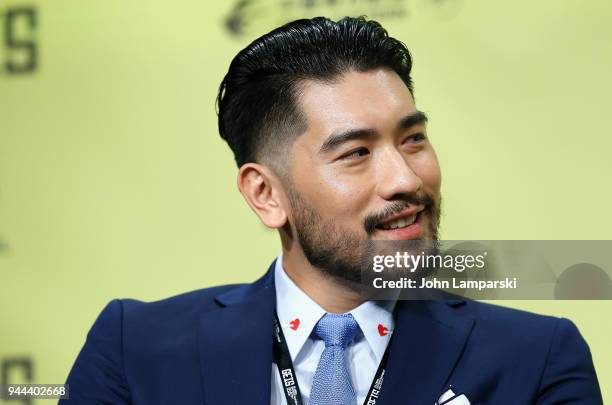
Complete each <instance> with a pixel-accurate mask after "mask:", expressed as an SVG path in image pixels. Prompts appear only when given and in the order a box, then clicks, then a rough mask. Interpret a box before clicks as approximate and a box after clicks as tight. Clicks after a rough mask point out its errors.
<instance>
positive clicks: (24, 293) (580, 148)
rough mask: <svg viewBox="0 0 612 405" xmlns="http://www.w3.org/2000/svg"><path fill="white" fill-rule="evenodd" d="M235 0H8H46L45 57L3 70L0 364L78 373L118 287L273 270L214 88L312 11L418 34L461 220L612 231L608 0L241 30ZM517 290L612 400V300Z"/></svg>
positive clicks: (471, 0) (461, 228) (465, 225)
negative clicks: (543, 297)
mask: <svg viewBox="0 0 612 405" xmlns="http://www.w3.org/2000/svg"><path fill="white" fill-rule="evenodd" d="M236 3H237V1H234V0H232V1H227V2H209V1H195V0H180V1H161V0H157V1H140V2H125V1H117V0H110V1H109V0H105V1H101V0H92V1H75V0H54V1H42V0H32V1H29V2H24V1H18V0H12V1H3V2H0V14H1V13H3V12H5V11H6V10H7V9H9V8H11V7H13V6H19V5H33V6H34V7H35V8H36V10H37V14H38V25H37V27H36V29H35V30H34V31H33V32H34V34H33V37H35V38H36V42H37V44H38V47H39V54H38V56H39V66H38V68H37V70H36V71H35V72H34V73H33V74H29V75H8V74H6V72H2V73H0V240H2V242H3V243H4V244H5V246H6V249H4V250H3V251H0V362H1V361H2V359H6V358H9V357H14V356H21V355H23V356H30V357H32V358H33V360H34V363H35V369H34V381H35V382H37V383H63V382H64V381H65V378H66V376H67V374H68V371H69V369H70V367H71V365H72V362H73V361H74V358H75V356H76V355H77V353H78V351H79V350H80V348H81V346H82V344H83V342H84V339H85V335H86V333H87V331H88V329H89V327H90V326H91V324H92V322H93V321H94V319H95V317H96V316H97V314H98V313H99V311H100V310H101V309H102V308H103V306H104V305H105V304H106V303H107V302H108V301H109V300H111V299H113V298H127V297H130V298H137V299H142V300H156V299H160V298H163V297H167V296H170V295H174V294H177V293H180V292H184V291H188V290H194V289H199V288H203V287H206V286H211V285H215V284H225V283H234V282H249V281H252V280H254V279H256V278H258V277H259V276H260V275H261V274H262V273H263V272H264V271H265V269H266V267H267V265H268V264H269V263H270V261H271V260H272V259H273V258H274V256H275V255H276V254H278V253H279V251H280V244H279V241H278V237H277V236H276V235H275V233H274V232H271V231H268V230H266V229H265V228H264V227H263V226H262V225H261V224H259V222H258V221H257V219H256V218H255V216H254V215H253V214H252V213H251V211H250V210H249V209H248V207H247V205H246V204H245V203H244V201H243V200H242V198H241V196H240V195H239V193H238V191H237V189H236V186H235V175H236V168H235V166H234V163H233V159H232V156H231V153H230V151H229V149H228V148H227V146H226V145H225V144H224V143H223V142H222V141H221V139H220V138H219V136H218V133H217V127H216V115H215V108H214V99H215V96H216V91H217V88H218V85H219V82H220V80H221V78H222V77H223V75H224V73H225V71H226V69H227V66H228V64H229V62H230V60H231V59H232V57H233V56H234V55H235V54H236V53H237V51H238V50H240V49H241V48H242V47H244V46H245V45H246V44H247V43H248V42H250V41H251V40H252V39H254V38H255V37H256V36H258V35H260V34H262V33H264V32H266V31H267V30H269V29H271V28H273V27H274V26H276V25H278V24H279V23H282V22H285V21H287V20H290V19H293V18H297V17H300V16H313V15H320V14H324V15H330V16H333V17H338V16H341V15H343V14H349V13H350V14H354V15H358V14H363V13H367V14H369V15H372V16H373V17H376V16H378V18H379V19H380V21H381V22H383V23H384V25H385V26H386V27H387V29H388V30H389V31H390V33H391V35H393V36H395V37H398V38H400V39H401V40H403V41H404V42H405V43H406V44H407V45H408V47H409V48H410V49H411V51H412V53H413V56H414V60H415V65H414V80H415V83H416V99H417V104H418V106H419V108H420V109H422V110H424V111H426V112H427V113H428V115H429V116H430V125H429V133H430V136H431V138H432V140H433V143H434V146H435V147H436V150H437V152H438V156H439V158H440V161H441V165H442V170H443V183H444V184H443V195H444V216H443V224H442V237H443V238H445V239H479V240H483V239H612V231H611V229H612V215H610V212H609V210H610V207H612V191H611V189H610V177H611V174H612V170H611V169H610V162H609V155H610V151H611V147H612V137H611V135H612V131H611V129H612V124H611V122H612V121H611V118H610V117H611V113H610V111H609V109H610V105H611V104H610V96H611V94H612V78H611V77H610V72H612V41H610V38H611V36H612V35H611V34H612V28H610V27H611V26H610V21H611V20H612V5H611V3H610V2H609V1H608V0H588V1H580V2H578V1H575V0H539V1H527V0H523V1H489V0H438V1H434V0H420V1H419V0H413V1H401V0H391V1H382V0H379V1H378V2H371V1H353V0H350V1H340V0H338V1H337V2H336V3H335V4H330V3H332V2H327V1H312V2H308V1H287V0H284V1H254V2H252V4H250V5H249V6H248V7H246V8H245V10H243V11H242V15H243V17H241V18H243V20H242V21H243V23H244V24H243V27H244V32H243V35H241V36H236V35H231V34H230V33H229V31H228V30H227V28H226V26H225V20H226V18H227V17H228V16H229V15H232V9H233V8H234V6H235V4H236ZM310 3H312V4H314V6H312V7H309V6H308V4H310ZM398 13H399V14H401V15H398ZM1 24H3V23H2V19H1V18H0V25H1ZM1 28H2V27H0V32H2V30H1ZM27 35H31V34H27ZM5 54H6V52H5V51H3V48H2V46H1V45H0V63H2V59H3V58H6V55H5ZM503 304H505V305H509V306H513V307H517V308H523V309H528V310H532V311H535V312H539V313H546V314H553V315H558V316H564V317H568V318H570V319H572V320H573V321H574V322H576V324H577V325H578V327H579V328H580V330H581V332H582V334H583V335H584V337H585V338H586V340H587V341H588V343H589V345H590V347H591V351H592V353H593V357H594V361H595V366H596V369H597V372H598V376H599V380H600V384H601V387H602V391H603V394H604V399H607V400H608V401H612V361H611V360H612V349H611V348H610V341H611V340H612V325H611V322H610V313H611V311H612V302H610V301H599V302H597V301H582V302H577V301H565V302H560V301H556V302H554V301H521V302H518V301H517V302H504V303H503ZM160 328H163V325H160ZM39 402H40V403H45V401H38V402H37V403H39ZM0 403H3V402H2V401H1V400H0ZM7 403H8V402H7Z"/></svg>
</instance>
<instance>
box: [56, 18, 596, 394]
mask: <svg viewBox="0 0 612 405" xmlns="http://www.w3.org/2000/svg"><path fill="white" fill-rule="evenodd" d="M411 65H412V59H411V56H410V54H409V52H408V50H407V49H406V48H405V46H404V45H403V44H402V43H401V42H399V41H398V40H396V39H394V38H391V37H389V36H388V35H387V33H386V31H385V30H384V29H383V28H382V27H381V26H380V25H379V24H378V23H376V22H374V21H367V20H365V19H363V18H345V19H342V20H340V21H339V22H333V21H331V20H328V19H325V18H315V19H311V20H299V21H295V22H292V23H289V24H287V25H285V26H283V27H280V28H278V29H276V30H274V31H272V32H270V33H268V34H266V35H264V36H263V37H261V38H259V39H257V40H255V41H254V42H253V43H251V44H250V45H249V46H247V47H246V48H245V49H244V50H242V51H241V52H240V53H239V54H238V55H237V56H236V57H235V58H234V60H233V61H232V63H231V65H230V68H229V71H228V73H227V75H226V76H225V78H224V80H223V82H222V84H221V87H220V90H219V96H218V105H219V129H220V133H221V136H222V137H223V139H225V140H226V141H227V143H228V144H229V146H230V147H231V149H232V151H233V152H234V155H235V159H236V162H237V164H238V167H239V173H238V187H239V189H240V192H241V193H242V195H243V196H244V198H245V200H246V201H247V203H248V204H249V206H250V207H251V209H252V210H253V211H254V212H255V214H256V215H257V216H258V217H259V218H260V220H261V221H262V222H263V223H264V224H265V225H266V226H267V227H269V228H272V229H277V230H278V232H279V234H280V239H281V245H282V256H281V257H279V258H277V260H275V261H274V262H273V263H272V265H271V266H270V268H269V269H268V272H267V273H266V274H265V275H264V276H263V277H262V278H261V279H260V280H258V281H256V282H255V283H253V284H250V285H236V286H221V287H215V288H208V289H203V290H199V291H194V292H190V293H187V294H183V295H180V296H176V297H172V298H169V299H166V300H163V301H159V302H153V303H142V302H138V301H134V300H115V301H112V302H111V303H110V304H109V305H108V306H107V307H106V308H105V309H104V310H103V311H102V313H101V315H100V316H99V318H98V320H97V321H96V322H95V324H94V326H93V327H92V329H91V331H90V332H89V335H88V338H87V342H86V343H85V346H84V347H83V349H82V351H81V353H80V354H79V357H78V358H77V360H76V363H75V365H74V367H73V369H72V371H71V373H70V376H69V378H68V384H69V386H70V399H69V400H66V401H65V403H67V404H68V403H82V404H88V403H108V404H148V405H151V404H207V405H221V404H250V405H251V404H268V403H272V404H285V403H291V404H300V403H303V404H316V405H319V404H321V405H322V404H325V405H330V404H331V405H335V404H350V405H355V404H362V403H368V404H374V403H375V404H394V405H395V404H425V405H431V404H434V403H440V404H441V403H447V404H451V405H462V404H512V405H516V404H541V405H544V404H570V403H573V404H601V403H602V400H601V394H600V392H599V387H598V383H597V379H596V376H595V370H594V368H593V364H592V360H591V355H590V353H589V349H588V347H587V345H586V343H585V342H584V340H583V339H582V337H581V336H580V334H579V332H578V330H577V329H576V327H575V326H574V325H573V324H572V323H571V322H570V321H568V320H565V319H559V318H552V317H544V316H538V315H534V314H529V313H525V312H520V311H516V310H511V309H504V308H501V307H496V306H492V305H487V304H482V303H477V302H473V301H466V300H452V301H401V300H397V301H381V302H376V301H373V300H365V299H364V296H363V295H362V290H361V288H360V275H361V273H360V264H359V256H360V247H361V244H362V242H363V241H366V240H412V239H423V240H435V239H437V237H438V235H437V233H438V232H437V230H438V222H439V212H440V208H439V207H440V182H441V175H440V169H439V166H438V161H437V158H436V155H435V152H434V150H433V147H432V144H431V143H430V140H429V138H428V135H427V131H426V125H425V124H426V116H425V114H424V113H422V112H420V111H419V110H418V109H417V108H416V105H415V102H414V98H413V85H412V80H411V77H410V71H411ZM391 338H392V339H391Z"/></svg>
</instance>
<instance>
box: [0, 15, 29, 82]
mask: <svg viewBox="0 0 612 405" xmlns="http://www.w3.org/2000/svg"><path fill="white" fill-rule="evenodd" d="M37 26H38V13H37V9H36V8H35V7H33V6H11V7H8V8H1V7H0V77H2V76H17V75H24V74H32V73H34V72H36V69H37V67H38V43H37V40H36V30H37Z"/></svg>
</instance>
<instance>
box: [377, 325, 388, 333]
mask: <svg viewBox="0 0 612 405" xmlns="http://www.w3.org/2000/svg"><path fill="white" fill-rule="evenodd" d="M387 333H389V329H388V328H387V327H385V326H383V325H382V324H380V323H379V324H378V334H379V335H380V336H385V335H386V334H387Z"/></svg>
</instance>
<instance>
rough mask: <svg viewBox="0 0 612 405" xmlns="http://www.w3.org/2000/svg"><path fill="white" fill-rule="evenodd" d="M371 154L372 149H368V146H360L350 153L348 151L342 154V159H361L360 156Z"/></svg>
mask: <svg viewBox="0 0 612 405" xmlns="http://www.w3.org/2000/svg"><path fill="white" fill-rule="evenodd" d="M369 154H370V151H369V150H367V149H366V148H359V149H355V150H353V151H351V152H349V153H346V154H344V155H342V156H340V158H339V159H340V160H353V159H359V158H360V157H363V156H367V155H369Z"/></svg>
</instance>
